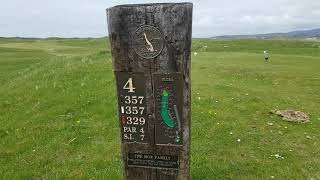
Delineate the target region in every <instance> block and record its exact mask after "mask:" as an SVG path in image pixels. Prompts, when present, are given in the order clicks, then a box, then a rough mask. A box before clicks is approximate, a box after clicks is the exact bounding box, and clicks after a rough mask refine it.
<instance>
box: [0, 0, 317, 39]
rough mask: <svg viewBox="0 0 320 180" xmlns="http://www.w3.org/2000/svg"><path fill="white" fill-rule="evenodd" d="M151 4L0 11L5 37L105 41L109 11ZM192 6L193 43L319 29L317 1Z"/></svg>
mask: <svg viewBox="0 0 320 180" xmlns="http://www.w3.org/2000/svg"><path fill="white" fill-rule="evenodd" d="M146 2H150V3H152V2H154V3H156V2H157V1H156V0H151V1H150V0H149V1H146V0H140V1H129V0H117V1H116V0H108V1H105V0H90V1H87V0H68V1H63V0H55V1H43V0H29V1H25V0H6V1H4V2H2V4H1V6H0V36H25V37H48V36H59V37H99V36H106V35H107V24H106V16H105V9H106V8H107V7H111V6H114V5H119V4H132V3H146ZM166 2H179V1H172V0H169V1H166ZM193 3H194V16H193V17H194V19H193V36H194V37H211V36H215V35H225V34H252V33H269V32H286V31H292V30H298V29H310V28H316V27H320V21H319V19H320V1H317V0H303V1H301V0H269V1H264V0H242V1H241V2H240V1H236V0H223V1H220V0H219V1H217V0H195V1H194V2H193Z"/></svg>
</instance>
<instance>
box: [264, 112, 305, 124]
mask: <svg viewBox="0 0 320 180" xmlns="http://www.w3.org/2000/svg"><path fill="white" fill-rule="evenodd" d="M270 113H272V114H276V115H278V116H280V117H282V120H285V121H289V122H298V123H307V122H310V118H309V116H308V115H307V114H306V113H304V112H301V111H294V110H272V111H271V112H270Z"/></svg>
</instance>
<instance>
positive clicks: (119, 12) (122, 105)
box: [107, 3, 193, 180]
mask: <svg viewBox="0 0 320 180" xmlns="http://www.w3.org/2000/svg"><path fill="white" fill-rule="evenodd" d="M192 7H193V5H192V4H191V3H163V4H138V5H120V6H115V7H112V8H109V9H107V21H108V32H109V38H110V43H111V52H112V56H113V59H112V60H113V67H114V73H115V76H116V84H117V96H118V115H119V119H118V120H119V127H120V132H121V134H120V138H121V140H122V146H121V147H122V158H123V165H124V177H125V179H130V180H133V179H137V180H138V179H139V180H141V179H159V180H165V179H189V166H190V160H189V154H190V117H191V114H190V110H191V107H190V99H191V98H190V95H191V94H190V90H191V87H190V83H191V82H190V54H191V30H192Z"/></svg>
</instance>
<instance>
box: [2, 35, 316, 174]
mask: <svg viewBox="0 0 320 180" xmlns="http://www.w3.org/2000/svg"><path fill="white" fill-rule="evenodd" d="M106 47H107V48H106ZM263 50H269V52H270V53H271V62H269V63H265V62H264V59H263V54H262V52H263ZM193 52H197V53H198V54H197V55H196V56H195V55H193V56H192V146H191V179H270V178H272V177H274V178H275V179H311V178H313V179H320V156H319V154H320V148H319V147H320V142H319V139H320V136H319V130H318V129H319V126H320V113H319V106H320V93H319V91H320V82H319V80H320V71H319V68H320V58H319V55H320V48H319V42H304V41H284V40H279V41H277V40H272V41H271V40H267V41H262V40H236V41H221V40H219V41H217V40H203V39H200V40H194V42H193ZM0 94H1V96H0V175H1V178H2V179H38V178H41V179H43V178H44V179H65V178H70V179H79V178H81V179H90V178H92V179H122V173H123V172H122V162H121V159H120V139H119V131H118V124H117V117H116V99H115V84H114V77H113V73H112V64H111V55H110V48H109V45H108V42H107V41H106V40H105V39H47V40H38V39H0ZM274 108H277V109H288V108H290V109H296V110H301V111H304V112H306V113H307V114H308V115H310V117H311V123H308V124H293V123H289V122H285V121H282V120H281V119H280V118H279V117H276V116H274V115H270V114H269V111H270V110H271V109H274Z"/></svg>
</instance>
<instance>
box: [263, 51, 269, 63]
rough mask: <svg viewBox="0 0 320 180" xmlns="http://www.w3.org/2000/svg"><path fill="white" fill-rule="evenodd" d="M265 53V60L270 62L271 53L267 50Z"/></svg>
mask: <svg viewBox="0 0 320 180" xmlns="http://www.w3.org/2000/svg"><path fill="white" fill-rule="evenodd" d="M263 54H264V60H265V61H266V62H268V61H269V58H270V56H269V53H268V52H267V51H263Z"/></svg>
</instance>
